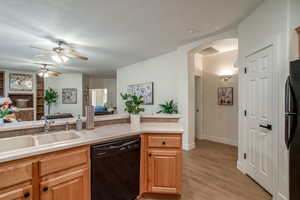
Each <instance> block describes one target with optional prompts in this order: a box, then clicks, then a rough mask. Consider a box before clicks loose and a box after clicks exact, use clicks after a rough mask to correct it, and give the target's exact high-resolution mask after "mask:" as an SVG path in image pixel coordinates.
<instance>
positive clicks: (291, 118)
mask: <svg viewBox="0 0 300 200" xmlns="http://www.w3.org/2000/svg"><path fill="white" fill-rule="evenodd" d="M299 108H300V60H296V61H293V62H291V63H290V75H289V77H288V78H287V80H286V87H285V143H286V146H287V148H288V149H289V154H290V156H289V162H290V163H289V166H290V172H289V173H290V174H289V177H290V200H300V112H299Z"/></svg>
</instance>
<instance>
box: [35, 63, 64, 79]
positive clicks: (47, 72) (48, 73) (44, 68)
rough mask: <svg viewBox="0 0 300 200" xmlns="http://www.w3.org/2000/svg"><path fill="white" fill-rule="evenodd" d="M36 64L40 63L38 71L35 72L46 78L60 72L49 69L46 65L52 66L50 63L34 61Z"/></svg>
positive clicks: (57, 74)
mask: <svg viewBox="0 0 300 200" xmlns="http://www.w3.org/2000/svg"><path fill="white" fill-rule="evenodd" d="M35 64H37V65H41V66H42V67H41V70H40V71H39V72H37V74H38V75H39V76H40V77H44V78H47V77H49V76H59V75H60V74H61V73H60V72H55V71H52V70H49V68H48V66H54V65H52V64H46V63H35Z"/></svg>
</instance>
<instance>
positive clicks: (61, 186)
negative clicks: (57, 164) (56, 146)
mask: <svg viewBox="0 0 300 200" xmlns="http://www.w3.org/2000/svg"><path fill="white" fill-rule="evenodd" d="M89 185H90V184H89V178H88V169H87V168H85V169H80V170H76V171H73V172H69V173H66V174H65V175H62V176H58V177H52V178H50V179H49V180H45V181H42V182H41V183H40V195H41V198H40V199H41V200H89V199H90V197H89V189H90V187H89Z"/></svg>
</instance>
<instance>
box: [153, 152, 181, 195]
mask: <svg viewBox="0 0 300 200" xmlns="http://www.w3.org/2000/svg"><path fill="white" fill-rule="evenodd" d="M180 166H181V151H179V150H156V149H150V150H149V151H148V192H152V193H171V194H179V193H180V175H181V171H180V170H181V167H180Z"/></svg>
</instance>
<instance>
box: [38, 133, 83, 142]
mask: <svg viewBox="0 0 300 200" xmlns="http://www.w3.org/2000/svg"><path fill="white" fill-rule="evenodd" d="M79 138H80V136H79V135H77V134H76V133H75V132H73V131H64V132H59V133H48V134H45V135H38V136H37V141H38V144H39V145H44V144H52V143H57V142H63V141H68V140H75V139H79Z"/></svg>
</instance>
